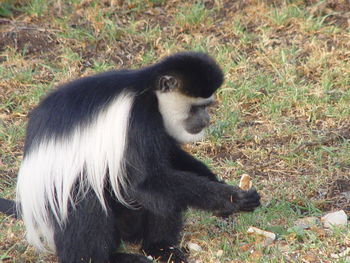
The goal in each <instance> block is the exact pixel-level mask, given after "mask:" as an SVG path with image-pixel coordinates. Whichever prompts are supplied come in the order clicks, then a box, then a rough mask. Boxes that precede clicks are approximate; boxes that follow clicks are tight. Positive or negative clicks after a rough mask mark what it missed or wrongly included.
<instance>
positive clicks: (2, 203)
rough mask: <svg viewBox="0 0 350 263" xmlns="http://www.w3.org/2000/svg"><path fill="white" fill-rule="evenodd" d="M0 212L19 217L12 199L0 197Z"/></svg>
mask: <svg viewBox="0 0 350 263" xmlns="http://www.w3.org/2000/svg"><path fill="white" fill-rule="evenodd" d="M0 213H4V214H6V215H9V216H12V217H15V218H20V217H19V215H18V213H17V209H16V202H15V201H13V200H8V199H4V198H0Z"/></svg>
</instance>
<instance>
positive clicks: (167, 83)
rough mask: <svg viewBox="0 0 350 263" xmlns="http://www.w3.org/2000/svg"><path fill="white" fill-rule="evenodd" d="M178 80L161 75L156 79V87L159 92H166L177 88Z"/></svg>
mask: <svg viewBox="0 0 350 263" xmlns="http://www.w3.org/2000/svg"><path fill="white" fill-rule="evenodd" d="M179 86H180V83H179V80H178V79H177V78H176V77H174V76H170V75H164V76H161V77H160V78H159V80H158V89H159V90H160V91H161V92H168V91H172V90H175V89H177V88H179Z"/></svg>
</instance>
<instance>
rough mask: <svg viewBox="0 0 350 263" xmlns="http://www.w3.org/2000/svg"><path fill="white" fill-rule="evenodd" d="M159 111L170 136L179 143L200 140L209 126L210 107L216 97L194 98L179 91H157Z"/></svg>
mask: <svg viewBox="0 0 350 263" xmlns="http://www.w3.org/2000/svg"><path fill="white" fill-rule="evenodd" d="M156 94H157V97H158V103H159V111H160V113H161V114H162V117H163V121H164V126H165V128H166V130H167V132H168V134H169V135H170V136H172V137H173V138H174V139H175V140H177V141H178V142H179V143H188V142H195V141H199V140H201V139H202V138H203V137H204V134H205V132H204V129H205V128H206V127H208V126H209V121H210V117H209V113H208V111H207V109H208V107H209V106H210V105H211V104H213V103H214V98H213V96H212V97H209V98H193V97H189V96H186V95H184V94H182V93H180V92H179V91H169V92H160V91H157V92H156Z"/></svg>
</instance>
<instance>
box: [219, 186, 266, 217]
mask: <svg viewBox="0 0 350 263" xmlns="http://www.w3.org/2000/svg"><path fill="white" fill-rule="evenodd" d="M220 197H221V198H224V200H225V201H224V203H223V205H224V206H223V207H222V208H221V209H219V210H218V211H217V213H215V214H216V215H218V216H222V217H226V216H229V215H230V214H232V213H234V212H237V211H246V212H249V211H253V210H254V209H255V208H257V207H258V206H260V195H259V194H258V192H257V191H256V190H255V189H254V188H252V189H250V190H248V191H244V190H242V189H240V188H239V187H238V186H228V185H227V187H226V189H225V191H222V192H221V194H220Z"/></svg>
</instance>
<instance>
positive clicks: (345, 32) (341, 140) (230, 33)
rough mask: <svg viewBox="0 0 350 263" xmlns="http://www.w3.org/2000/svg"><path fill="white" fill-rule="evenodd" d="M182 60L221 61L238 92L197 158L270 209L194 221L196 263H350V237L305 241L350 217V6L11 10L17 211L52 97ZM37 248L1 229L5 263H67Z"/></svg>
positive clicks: (226, 96) (1, 19)
mask: <svg viewBox="0 0 350 263" xmlns="http://www.w3.org/2000/svg"><path fill="white" fill-rule="evenodd" d="M182 50H200V51H206V52H208V53H209V54H211V55H212V56H214V57H215V58H216V59H217V60H218V62H219V64H220V65H221V66H222V68H223V70H224V72H225V79H226V80H225V83H224V85H223V87H222V88H221V90H220V91H219V92H218V98H217V99H218V102H219V104H218V105H217V106H216V107H215V108H214V109H213V111H212V115H213V122H212V125H211V127H210V128H209V130H208V136H207V139H206V140H205V141H203V142H199V143H196V144H195V145H188V146H186V149H188V150H189V151H190V152H191V153H193V154H194V155H196V156H198V158H200V159H201V160H203V161H204V162H205V163H207V164H208V165H209V166H210V167H211V168H212V169H213V170H214V171H215V172H216V173H217V174H218V175H219V176H220V177H221V178H224V179H225V180H227V181H229V182H231V183H237V182H238V181H239V178H240V176H241V174H243V173H248V174H249V175H251V176H252V178H253V181H254V185H255V187H256V188H257V189H258V190H259V192H260V193H261V195H262V200H263V206H262V207H261V208H259V209H258V210H256V211H255V212H254V213H251V214H237V215H235V216H232V217H230V218H228V219H221V218H217V217H214V216H213V215H212V214H210V213H206V212H198V211H190V212H189V213H188V216H187V219H186V227H185V229H184V232H183V234H184V235H183V240H182V244H183V245H186V244H187V243H188V242H193V243H196V244H199V245H200V246H201V247H202V251H201V252H193V253H191V260H192V261H193V262H208V263H211V262H215V263H216V262H235V263H237V262H276V263H277V262H338V263H345V262H350V255H348V257H341V258H338V259H337V258H335V256H334V255H333V254H337V253H340V252H342V251H344V250H346V248H348V247H350V228H349V226H348V227H347V228H345V229H340V228H336V229H334V230H332V231H329V230H326V229H324V228H323V227H322V226H320V225H315V226H313V227H312V228H311V229H300V228H297V227H294V222H295V221H296V220H297V219H300V218H304V217H309V216H316V217H320V216H322V215H323V214H325V213H326V212H328V211H335V210H340V209H343V210H344V211H346V212H347V214H348V215H350V2H349V0H325V1H317V0H290V1H287V0H285V1H282V0H281V1H278V0H276V1H273V0H247V1H233V0H206V1H198V2H195V1H185V0H171V1H165V0H148V1H143V0H125V1H122V0H22V1H21V0H2V2H1V3H0V196H1V197H6V198H14V194H15V193H14V191H15V190H14V189H15V184H16V174H17V171H18V167H19V164H20V162H21V158H22V148H23V137H24V133H25V126H26V121H27V114H28V112H29V111H30V110H31V109H32V108H33V107H35V105H37V103H38V101H39V100H40V98H42V97H43V96H44V95H45V94H46V93H47V92H48V91H49V90H51V89H53V88H54V87H55V86H57V85H58V84H61V83H64V82H66V81H68V80H72V79H74V78H78V77H81V76H86V75H91V74H94V73H96V72H101V71H105V70H109V69H120V68H138V67H141V66H143V65H148V64H150V63H153V62H155V61H157V60H159V59H160V58H161V57H163V56H166V55H168V54H171V53H173V52H176V51H182ZM28 187H30V186H28ZM249 226H256V227H259V228H262V229H266V230H270V231H273V232H274V233H276V234H277V240H276V241H275V242H273V243H272V244H268V245H267V244H263V243H262V242H261V240H259V237H256V236H251V235H248V234H247V233H246V230H247V228H248V227H249ZM23 235H24V231H23V225H22V223H21V222H20V221H15V220H13V219H11V218H8V217H5V216H3V215H0V262H47V263H53V262H56V259H55V258H54V257H52V256H45V255H40V256H38V255H36V254H35V252H34V250H33V248H31V247H30V246H28V244H27V243H26V242H25V241H24V238H23ZM132 249H134V250H137V248H135V247H133V248H132Z"/></svg>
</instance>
